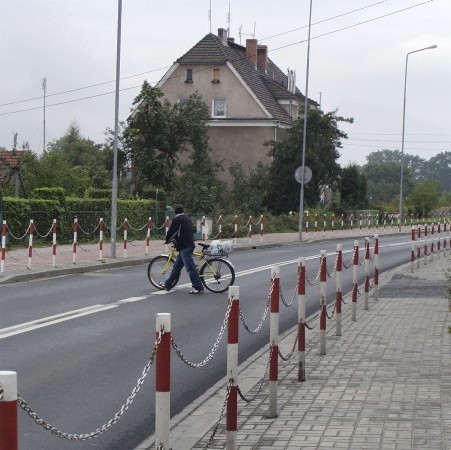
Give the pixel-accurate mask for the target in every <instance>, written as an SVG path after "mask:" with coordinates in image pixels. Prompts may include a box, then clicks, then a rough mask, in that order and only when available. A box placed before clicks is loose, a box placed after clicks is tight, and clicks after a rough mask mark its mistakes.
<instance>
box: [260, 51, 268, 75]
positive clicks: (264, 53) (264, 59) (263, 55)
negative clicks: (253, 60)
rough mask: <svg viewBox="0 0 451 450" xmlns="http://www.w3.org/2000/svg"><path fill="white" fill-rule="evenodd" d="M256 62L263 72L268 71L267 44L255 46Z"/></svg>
mask: <svg viewBox="0 0 451 450" xmlns="http://www.w3.org/2000/svg"><path fill="white" fill-rule="evenodd" d="M257 62H258V65H259V66H260V67H261V68H262V69H263V70H264V71H265V72H268V46H267V45H258V46H257Z"/></svg>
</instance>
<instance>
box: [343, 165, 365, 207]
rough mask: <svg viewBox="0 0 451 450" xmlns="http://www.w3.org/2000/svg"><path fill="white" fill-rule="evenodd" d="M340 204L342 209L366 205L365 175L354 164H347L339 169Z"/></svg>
mask: <svg viewBox="0 0 451 450" xmlns="http://www.w3.org/2000/svg"><path fill="white" fill-rule="evenodd" d="M340 206H341V209H343V210H348V209H364V208H366V207H367V182H366V177H365V174H363V173H361V172H360V171H359V169H358V168H357V166H355V165H349V166H348V167H345V168H343V169H342V170H341V204H340Z"/></svg>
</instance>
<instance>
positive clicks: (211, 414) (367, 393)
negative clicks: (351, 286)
mask: <svg viewBox="0 0 451 450" xmlns="http://www.w3.org/2000/svg"><path fill="white" fill-rule="evenodd" d="M447 255H448V256H447V257H446V258H444V257H443V255H442V256H441V258H440V259H437V258H436V259H435V261H433V262H430V261H428V263H427V265H423V264H421V266H420V269H417V268H415V273H413V274H411V273H410V264H408V265H405V266H403V267H399V268H397V269H394V270H392V271H390V272H386V273H384V274H382V276H381V278H380V283H379V286H380V288H379V301H375V300H374V298H371V299H370V309H369V311H364V310H363V299H362V296H359V299H358V308H357V321H356V322H352V321H351V318H350V311H351V308H350V304H348V305H344V307H343V314H342V336H341V337H337V336H335V319H334V318H333V319H332V320H331V321H329V322H328V330H327V354H326V355H324V356H320V355H319V333H318V329H317V327H315V329H314V330H312V331H308V332H307V339H306V340H307V349H306V381H305V382H302V383H300V382H298V381H297V354H296V351H295V352H294V354H293V356H292V357H291V359H290V360H289V361H288V362H284V361H282V360H280V362H279V383H278V417H277V418H275V419H268V418H267V413H268V388H267V381H266V380H265V381H264V383H263V385H262V386H263V387H262V389H261V391H260V392H259V393H258V389H259V386H260V385H261V380H262V377H263V374H264V373H265V370H266V367H267V362H268V353H269V352H268V349H267V348H265V349H262V350H261V351H260V352H258V353H257V354H256V355H254V356H253V357H251V358H250V359H249V360H247V361H246V362H245V363H243V364H242V365H241V366H240V373H239V380H238V384H239V386H240V389H241V391H242V392H243V394H244V395H245V396H246V397H248V398H252V397H253V396H255V395H256V394H257V395H256V398H255V400H253V401H252V402H250V403H247V404H246V403H244V402H243V401H242V400H240V399H238V408H239V411H238V438H237V442H238V448H239V449H292V450H294V449H313V448H347V449H406V450H407V449H451V336H450V335H449V334H448V325H451V312H450V309H449V308H450V306H451V305H450V304H449V301H448V300H447V298H446V292H445V285H446V276H445V271H446V269H448V270H449V268H450V253H449V252H448V254H447ZM345 300H347V297H345ZM283 307H284V306H282V305H281V308H283ZM329 311H330V312H331V310H330V309H329ZM309 323H312V324H314V323H317V319H316V317H312V318H310V319H309ZM295 333H296V329H295V328H294V329H292V330H290V331H288V332H287V333H285V335H284V336H283V337H282V339H281V341H280V343H279V347H280V350H281V353H282V354H283V355H288V354H289V353H290V351H291V350H292V349H293V344H294V341H295ZM225 386H226V380H225V379H223V380H221V381H220V382H218V383H217V384H216V385H215V386H213V387H212V388H211V389H210V390H209V391H208V392H206V393H205V394H204V395H203V396H202V397H200V398H199V399H198V400H197V401H196V402H194V403H193V404H192V405H191V406H189V407H188V408H186V409H185V410H184V411H183V412H182V413H180V414H178V415H177V416H176V417H174V418H173V419H172V421H171V426H172V429H171V446H172V448H173V449H174V450H179V449H191V448H196V449H197V448H199V449H200V448H206V446H207V444H208V442H209V440H210V438H211V436H212V433H213V429H214V427H215V425H216V423H217V422H218V419H219V417H220V412H221V408H222V406H223V403H224V399H225V394H226V388H225ZM225 442H226V430H225V418H223V419H222V420H221V422H220V424H219V427H218V430H217V433H216V435H215V437H214V438H213V439H212V441H211V443H210V444H209V445H208V448H212V449H218V448H221V449H223V448H225ZM153 444H154V442H153V439H152V437H151V438H150V439H148V440H147V441H145V442H144V443H143V444H142V445H141V446H139V447H138V448H139V449H148V448H152V446H153ZM153 448H154V447H153Z"/></svg>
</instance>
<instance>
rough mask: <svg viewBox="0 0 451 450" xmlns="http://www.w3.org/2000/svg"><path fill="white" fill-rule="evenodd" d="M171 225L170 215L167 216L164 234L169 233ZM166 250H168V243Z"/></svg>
mask: <svg viewBox="0 0 451 450" xmlns="http://www.w3.org/2000/svg"><path fill="white" fill-rule="evenodd" d="M170 225H171V221H170V220H169V216H166V220H165V221H164V235H165V236H167V235H168V230H169V227H170ZM166 251H168V244H166Z"/></svg>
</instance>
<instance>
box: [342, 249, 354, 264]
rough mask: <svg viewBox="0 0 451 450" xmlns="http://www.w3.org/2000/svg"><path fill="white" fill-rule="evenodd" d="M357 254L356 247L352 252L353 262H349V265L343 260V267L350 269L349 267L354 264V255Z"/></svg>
mask: <svg viewBox="0 0 451 450" xmlns="http://www.w3.org/2000/svg"><path fill="white" fill-rule="evenodd" d="M355 254H356V248H355V247H354V252H353V253H352V259H351V262H350V263H349V265H348V266H347V265H346V264H345V263H344V262H343V267H344V268H345V269H349V268H350V267H351V266H352V265H353V264H354V257H355Z"/></svg>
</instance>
